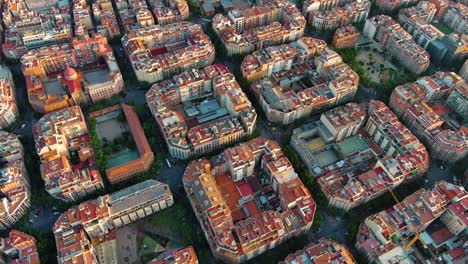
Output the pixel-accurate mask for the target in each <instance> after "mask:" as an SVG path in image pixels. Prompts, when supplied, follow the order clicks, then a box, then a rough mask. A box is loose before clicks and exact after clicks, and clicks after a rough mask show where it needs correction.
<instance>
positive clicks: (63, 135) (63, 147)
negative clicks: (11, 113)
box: [33, 106, 104, 202]
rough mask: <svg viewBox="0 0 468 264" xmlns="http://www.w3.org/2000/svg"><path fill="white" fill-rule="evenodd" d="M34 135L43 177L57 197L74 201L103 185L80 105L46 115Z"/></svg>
mask: <svg viewBox="0 0 468 264" xmlns="http://www.w3.org/2000/svg"><path fill="white" fill-rule="evenodd" d="M33 136H34V142H35V147H36V151H37V154H38V156H39V158H40V161H41V177H42V179H43V180H44V183H45V188H46V191H47V192H48V193H49V194H50V195H52V196H53V197H54V198H56V199H60V200H63V201H66V202H73V201H77V200H79V199H80V198H83V197H85V196H86V195H88V194H91V193H94V192H96V191H97V190H99V189H102V188H104V183H103V180H102V178H101V175H100V173H99V171H98V169H97V166H96V164H95V161H94V150H93V147H92V145H91V138H90V135H89V133H88V127H87V125H86V121H85V118H84V116H83V112H82V111H81V108H80V107H79V106H72V107H70V108H66V109H62V110H59V111H56V112H52V113H49V114H47V115H45V116H43V117H42V118H41V119H39V121H38V122H37V123H36V124H35V125H34V126H33Z"/></svg>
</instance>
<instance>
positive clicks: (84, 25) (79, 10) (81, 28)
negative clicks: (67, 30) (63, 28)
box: [71, 0, 94, 38]
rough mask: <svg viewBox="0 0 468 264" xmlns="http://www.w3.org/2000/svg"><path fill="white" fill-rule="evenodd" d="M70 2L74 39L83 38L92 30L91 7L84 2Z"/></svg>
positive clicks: (79, 0) (84, 0)
mask: <svg viewBox="0 0 468 264" xmlns="http://www.w3.org/2000/svg"><path fill="white" fill-rule="evenodd" d="M71 2H72V5H73V7H72V12H73V25H74V26H75V27H74V29H73V30H74V33H75V37H77V38H83V37H85V36H86V35H87V32H89V31H93V30H94V24H93V19H92V16H91V7H90V6H89V5H88V3H87V2H86V0H72V1H71Z"/></svg>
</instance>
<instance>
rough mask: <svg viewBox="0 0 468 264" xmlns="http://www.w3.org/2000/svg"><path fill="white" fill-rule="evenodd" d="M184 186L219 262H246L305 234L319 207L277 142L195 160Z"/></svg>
mask: <svg viewBox="0 0 468 264" xmlns="http://www.w3.org/2000/svg"><path fill="white" fill-rule="evenodd" d="M182 180H183V185H184V188H185V191H186V193H187V196H188V198H189V201H190V203H191V205H192V208H193V211H194V213H195V215H196V217H197V219H198V221H199V223H200V225H201V226H202V229H203V233H204V235H205V238H206V240H207V241H208V244H209V245H210V248H211V251H212V253H213V255H214V256H215V258H217V259H219V260H221V261H224V262H226V263H239V262H245V261H247V260H249V259H252V258H254V257H255V256H258V255H260V254H262V253H264V252H265V251H267V250H269V249H274V248H275V247H276V246H278V245H279V244H281V243H282V242H284V241H286V240H288V239H290V238H292V237H295V236H298V235H300V234H304V233H305V232H307V231H308V230H309V229H310V228H311V226H312V222H313V219H314V215H315V210H316V204H315V201H314V200H313V198H312V197H311V195H310V192H309V191H308V190H307V188H306V187H305V186H304V185H303V184H302V182H301V180H300V179H299V178H298V176H297V174H296V172H294V169H293V167H292V165H291V163H290V162H289V160H288V159H287V158H286V157H285V156H284V154H283V152H282V151H281V148H280V147H279V145H278V143H276V142H275V141H271V140H267V139H263V138H256V139H253V140H251V141H248V142H246V143H243V144H240V145H238V146H236V147H233V148H230V149H226V150H225V151H224V152H223V153H222V154H220V155H217V156H214V157H213V158H212V159H211V160H207V159H199V160H196V161H193V162H191V163H190V164H189V165H188V167H187V169H186V171H185V172H184V176H183V179H182Z"/></svg>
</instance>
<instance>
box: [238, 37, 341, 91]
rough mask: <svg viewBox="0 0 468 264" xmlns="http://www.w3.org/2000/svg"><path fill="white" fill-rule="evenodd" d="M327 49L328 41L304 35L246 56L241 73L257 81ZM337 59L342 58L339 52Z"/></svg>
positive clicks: (307, 59)
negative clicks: (288, 42) (294, 40)
mask: <svg viewBox="0 0 468 264" xmlns="http://www.w3.org/2000/svg"><path fill="white" fill-rule="evenodd" d="M326 49H327V43H326V42H325V41H323V40H320V39H315V38H310V37H303V38H300V39H299V40H297V41H296V42H293V43H290V44H283V45H279V46H272V47H267V48H265V49H263V50H261V51H255V52H253V53H252V54H251V55H247V56H245V57H244V60H243V61H242V63H241V73H242V76H243V77H244V78H246V79H247V80H248V81H250V82H252V81H257V80H260V79H263V78H265V77H270V76H271V75H272V74H274V73H276V72H279V71H283V70H291V68H292V66H293V65H296V64H299V63H304V62H307V61H309V60H314V59H315V57H319V56H320V54H322V52H323V51H324V50H326ZM330 54H335V55H336V56H335V57H336V59H340V57H339V55H337V53H333V52H330Z"/></svg>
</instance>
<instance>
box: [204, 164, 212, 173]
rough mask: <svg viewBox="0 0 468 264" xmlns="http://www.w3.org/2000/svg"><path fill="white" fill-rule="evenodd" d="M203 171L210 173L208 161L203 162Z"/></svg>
mask: <svg viewBox="0 0 468 264" xmlns="http://www.w3.org/2000/svg"><path fill="white" fill-rule="evenodd" d="M205 172H206V173H211V165H210V163H209V162H206V163H205Z"/></svg>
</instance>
